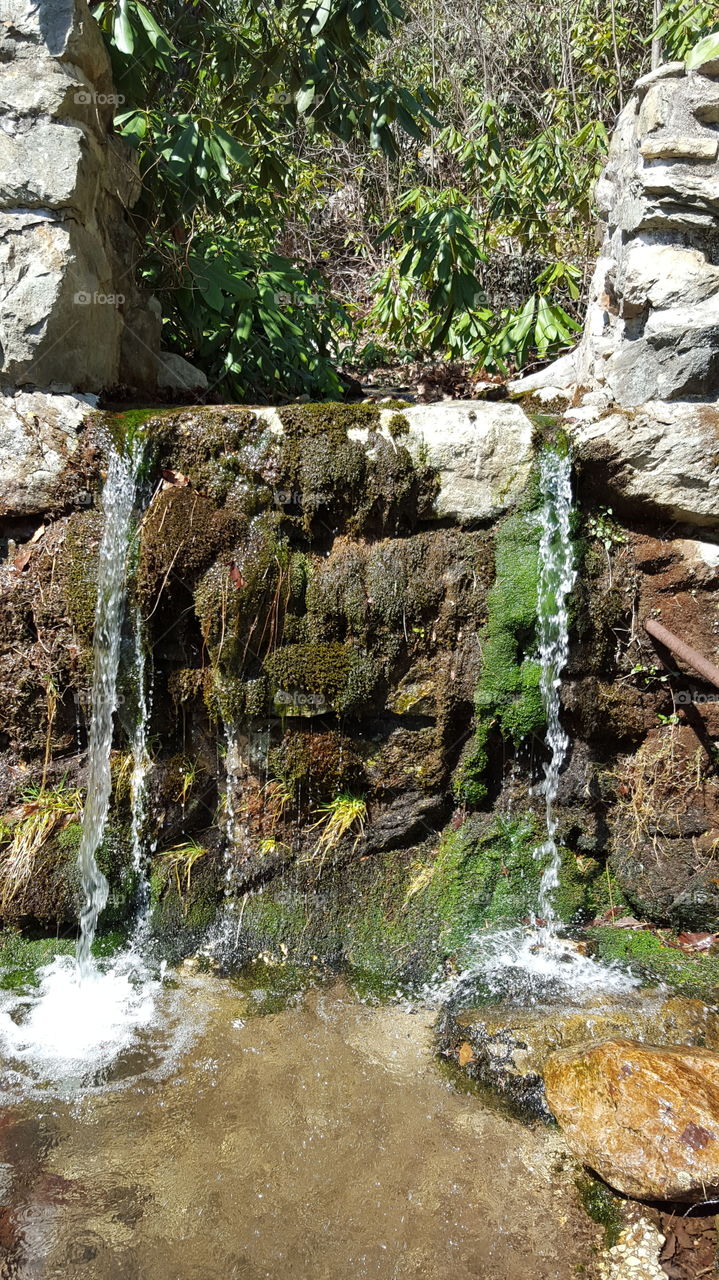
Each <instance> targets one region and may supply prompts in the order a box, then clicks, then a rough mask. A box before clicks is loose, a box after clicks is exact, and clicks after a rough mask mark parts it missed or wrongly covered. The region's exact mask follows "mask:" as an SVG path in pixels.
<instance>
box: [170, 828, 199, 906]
mask: <svg viewBox="0 0 719 1280" xmlns="http://www.w3.org/2000/svg"><path fill="white" fill-rule="evenodd" d="M206 855H207V849H206V848H205V846H204V845H201V844H198V842H197V841H196V840H185V841H183V842H182V843H181V844H175V845H173V846H172V848H171V849H168V850H167V851H166V852H165V853H161V854H160V857H161V858H162V859H163V861H164V862H165V864H166V866H167V868H168V870H169V871H170V872H171V873H172V875H173V876H174V878H175V885H176V887H177V895H178V897H179V898H181V899H182V900H183V904H185V909H186V899H187V898H188V896H189V894H190V890H191V889H192V869H193V867H194V866H195V864H196V863H197V862H199V860H200V858H204V857H206Z"/></svg>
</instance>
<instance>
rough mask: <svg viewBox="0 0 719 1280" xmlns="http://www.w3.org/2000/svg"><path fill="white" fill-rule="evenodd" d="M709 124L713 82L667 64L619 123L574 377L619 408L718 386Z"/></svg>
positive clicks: (718, 206)
mask: <svg viewBox="0 0 719 1280" xmlns="http://www.w3.org/2000/svg"><path fill="white" fill-rule="evenodd" d="M717 119H719V86H717V84H716V83H715V82H713V81H712V80H711V79H710V78H709V76H708V75H706V74H702V75H697V74H695V73H693V72H692V73H689V74H687V73H686V71H685V69H684V67H683V65H681V64H676V63H671V64H669V65H668V66H667V67H662V68H659V69H658V70H657V71H656V72H653V73H652V74H651V75H649V76H645V77H643V78H642V79H641V80H640V81H639V82H638V85H637V92H636V93H635V94H634V96H633V97H632V98H631V100H630V101H629V102H628V104H627V106H626V107H625V108H624V111H623V112H622V114H621V115H620V117H619V120H618V122H617V127H616V129H615V132H614V135H613V138H612V142H611V146H610V150H609V157H608V161H607V165H606V168H605V170H604V173H603V174H602V176H601V178H600V180H599V182H598V184H597V192H596V195H597V203H598V206H599V209H600V213H601V217H602V221H603V226H604V237H603V246H602V251H601V255H600V258H599V261H598V263H597V268H596V271H595V274H594V278H593V281H592V287H591V291H590V304H589V309H588V313H587V320H586V324H585V330H584V335H583V338H582V341H581V343H580V346H579V348H578V350H577V352H576V370H577V382H578V383H579V385H580V386H583V387H585V388H590V389H595V388H598V387H599V388H603V389H606V390H607V391H608V392H609V394H610V396H611V398H612V400H613V401H614V402H615V403H616V404H617V405H618V406H620V407H634V406H639V405H646V403H647V402H649V401H655V400H663V401H664V400H685V399H688V398H690V397H711V396H713V395H714V394H715V393H716V391H717V388H719V268H717V265H716V260H715V251H714V250H715V241H716V236H717V231H718V229H719V228H718V224H717V218H718V217H719V159H718V156H719V142H718V141H717V137H716V133H715V131H714V129H713V127H712V126H713V124H714V123H715V122H716V120H717Z"/></svg>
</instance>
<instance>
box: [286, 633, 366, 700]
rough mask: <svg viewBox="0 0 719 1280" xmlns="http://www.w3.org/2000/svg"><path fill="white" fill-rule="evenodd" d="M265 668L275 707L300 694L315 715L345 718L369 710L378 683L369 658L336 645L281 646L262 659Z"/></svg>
mask: <svg viewBox="0 0 719 1280" xmlns="http://www.w3.org/2000/svg"><path fill="white" fill-rule="evenodd" d="M264 668H265V671H266V672H267V675H268V676H269V679H270V682H271V684H272V689H273V696H274V698H275V700H276V701H277V705H278V706H281V705H283V704H282V699H287V698H292V696H293V695H294V694H296V693H301V694H304V695H309V696H310V697H312V698H314V699H316V701H315V702H314V703H313V704H312V705H313V706H314V707H315V708H316V710H317V711H322V710H323V709H324V710H327V709H329V708H332V709H333V710H335V711H339V712H342V713H345V714H353V713H356V712H358V711H360V710H362V709H365V710H366V709H368V707H369V706H370V705H371V703H372V699H373V697H374V694H375V691H376V688H377V683H378V679H379V671H378V669H377V665H376V663H375V662H373V660H372V658H370V657H369V656H368V655H367V654H363V653H360V652H359V651H358V650H356V649H353V648H352V647H351V645H348V644H340V643H339V642H338V641H332V642H329V643H323V642H321V641H317V642H315V643H307V644H288V645H284V646H283V647H282V648H281V649H277V650H276V651H275V652H274V653H272V654H270V655H269V657H267V658H266V659H265V662H264ZM297 701H298V703H299V701H300V700H299V699H297ZM285 705H290V706H291V705H292V703H289V704H287V703H285Z"/></svg>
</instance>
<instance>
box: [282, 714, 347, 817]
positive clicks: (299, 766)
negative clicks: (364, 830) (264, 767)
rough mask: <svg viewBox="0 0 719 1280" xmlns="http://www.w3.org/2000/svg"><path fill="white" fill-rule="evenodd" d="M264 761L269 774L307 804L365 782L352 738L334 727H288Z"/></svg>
mask: <svg viewBox="0 0 719 1280" xmlns="http://www.w3.org/2000/svg"><path fill="white" fill-rule="evenodd" d="M267 763H268V768H269V771H270V775H271V777H272V778H274V779H276V780H277V781H280V782H283V783H285V784H286V785H287V786H288V787H290V788H291V789H292V790H293V791H294V792H295V793H296V794H297V795H298V797H301V798H302V799H303V800H304V801H305V802H307V803H309V804H315V803H316V802H317V801H319V800H325V799H328V798H330V797H331V796H334V795H337V793H338V792H340V791H347V790H349V791H356V790H361V789H362V788H363V787H364V785H365V772H364V767H363V764H362V761H361V759H360V758H359V756H358V754H357V752H356V750H355V746H354V744H353V742H352V740H351V739H350V738H346V737H345V736H344V735H343V734H341V733H338V732H336V731H335V730H327V731H324V732H316V731H307V730H302V729H290V730H288V731H287V732H286V733H285V734H284V735H283V738H282V741H281V742H280V744H279V746H277V747H273V748H272V750H271V751H270V752H269V756H268V761H267Z"/></svg>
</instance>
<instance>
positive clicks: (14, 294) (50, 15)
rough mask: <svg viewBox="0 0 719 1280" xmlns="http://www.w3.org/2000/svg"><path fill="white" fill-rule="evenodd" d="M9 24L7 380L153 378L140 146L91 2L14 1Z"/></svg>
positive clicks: (4, 133)
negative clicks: (135, 149) (140, 219)
mask: <svg viewBox="0 0 719 1280" xmlns="http://www.w3.org/2000/svg"><path fill="white" fill-rule="evenodd" d="M2 16H3V22H2V24H0V61H2V66H3V74H2V83H1V85H0V245H1V246H2V247H1V248H0V317H1V318H0V380H1V381H2V382H4V383H5V384H6V385H7V384H10V385H14V386H23V387H39V388H44V389H48V390H55V391H60V392H63V391H68V392H69V391H82V392H88V391H89V392H98V391H101V390H103V389H105V388H108V387H112V386H115V385H117V384H118V383H126V384H129V385H132V386H133V387H135V388H138V389H145V390H152V388H153V387H154V382H155V378H156V353H157V350H158V348H159V330H160V320H159V317H158V316H157V315H156V313H153V312H152V311H150V310H148V308H147V307H146V306H145V305H144V303H143V300H142V298H141V297H140V295H139V293H138V291H137V288H136V286H135V283H134V266H135V260H136V256H137V250H136V244H135V239H134V235H133V232H132V230H131V228H130V225H129V222H128V220H127V212H126V211H127V209H129V208H131V207H132V205H133V204H134V203H135V201H136V200H137V198H138V195H139V191H140V184H139V178H138V173H137V167H136V163H135V161H134V159H133V157H132V153H131V151H130V150H129V148H127V147H126V146H125V145H124V144H123V143H122V142H121V141H120V140H119V139H118V138H116V137H113V135H112V133H111V128H112V117H113V114H114V112H115V110H116V108H117V106H118V104H119V101H120V100H119V99H118V96H117V95H116V94H115V93H114V91H113V85H112V77H111V72H110V61H109V58H108V54H107V51H106V49H105V46H104V43H103V38H102V35H101V32H100V30H99V28H98V26H97V24H96V23H95V21H94V19H93V18H92V17H91V14H90V11H89V9H88V7H87V4H86V2H85V0H37V2H36V3H31V0H4V4H3V15H2Z"/></svg>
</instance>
